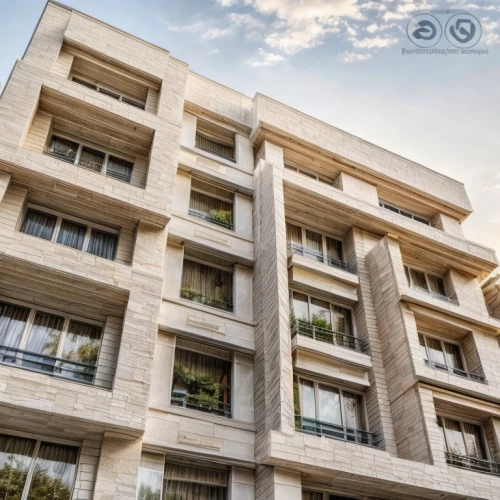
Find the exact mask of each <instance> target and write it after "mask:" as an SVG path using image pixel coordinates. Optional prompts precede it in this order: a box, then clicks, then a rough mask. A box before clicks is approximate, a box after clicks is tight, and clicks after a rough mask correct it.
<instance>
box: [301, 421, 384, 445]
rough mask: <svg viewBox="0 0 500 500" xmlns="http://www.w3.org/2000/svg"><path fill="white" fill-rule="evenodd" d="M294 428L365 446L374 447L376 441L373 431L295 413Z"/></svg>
mask: <svg viewBox="0 0 500 500" xmlns="http://www.w3.org/2000/svg"><path fill="white" fill-rule="evenodd" d="M295 429H297V430H298V431H300V432H305V433H307V434H313V435H315V436H322V437H326V438H330V439H340V440H342V441H349V442H352V443H357V444H362V445H365V446H372V447H376V446H377V443H378V437H377V435H376V434H374V433H373V432H369V431H363V430H360V429H352V428H350V427H345V426H343V425H336V424H330V423H327V422H321V421H320V420H316V419H314V418H309V417H303V416H302V415H295Z"/></svg>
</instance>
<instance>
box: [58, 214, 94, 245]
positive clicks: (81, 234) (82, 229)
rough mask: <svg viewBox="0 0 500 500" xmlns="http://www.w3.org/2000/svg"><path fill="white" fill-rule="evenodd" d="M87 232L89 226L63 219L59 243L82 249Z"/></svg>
mask: <svg viewBox="0 0 500 500" xmlns="http://www.w3.org/2000/svg"><path fill="white" fill-rule="evenodd" d="M86 232H87V226H84V225H82V224H77V223H76V222H72V221H69V220H63V221H62V223H61V229H60V230H59V234H58V236H57V243H61V245H66V246H67V247H71V248H76V249H77V250H82V248H83V242H84V241H85V233H86Z"/></svg>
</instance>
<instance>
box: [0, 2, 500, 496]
mask: <svg viewBox="0 0 500 500" xmlns="http://www.w3.org/2000/svg"><path fill="white" fill-rule="evenodd" d="M471 211H472V208H471V206H470V202H469V199H468V197H467V194H466V191H465V188H464V186H463V185H462V184H460V183H459V182H456V181H455V180H453V179H449V178H447V177H444V176H442V175H441V174H438V173H436V172H434V171H431V170H429V169H427V168H426V167H424V166H422V165H418V164H416V163H414V162H412V161H409V160H407V159H405V158H402V157H400V156H397V155H395V154H393V153H391V152H389V151H386V150H383V149H381V148H379V147H377V146H374V145H372V144H369V143H367V142H365V141H363V140H361V139H359V138H357V137H354V136H351V135H349V134H347V133H345V132H343V131H341V130H338V129H336V128H334V127H332V126H330V125H328V124H326V123H323V122H320V121H318V120H316V119H314V118H313V117H310V116H307V115H304V114H303V113H301V112H299V111H297V110H295V109H292V108H290V107H288V106H286V105H284V104H282V103H279V102H277V101H275V100H273V99H271V98H269V97H266V96H263V95H261V94H257V95H256V96H255V97H254V98H253V99H252V98H250V97H247V96H244V95H241V94H239V93H238V92H235V91H233V90H231V89H228V88H226V87H224V86H222V85H220V84H218V83H215V82H213V81H211V80H208V79H206V78H204V77H202V76H200V75H197V74H195V73H193V72H191V71H190V70H189V67H188V65H187V64H186V63H184V62H181V61H179V60H177V59H175V58H174V57H172V55H170V54H169V52H168V51H166V50H164V49H161V48H158V47H156V46H153V45H151V44H149V43H148V42H146V41H143V40H139V39H137V38H135V37H134V36H132V35H130V34H127V33H124V32H121V31H119V30H117V29H115V28H113V27H112V26H110V25H107V24H105V23H102V22H101V21H99V20H96V19H92V18H90V17H88V16H86V15H85V14H83V13H80V12H77V11H75V10H72V9H70V8H67V7H65V6H63V5H60V4H57V3H54V2H49V3H48V4H47V6H46V8H45V10H44V12H43V15H42V17H41V19H40V22H39V24H38V25H37V27H36V29H35V32H34V35H33V38H32V39H31V41H30V43H29V46H28V48H27V50H26V52H25V54H24V56H23V57H22V59H20V60H18V61H17V62H16V63H15V65H14V68H13V71H12V74H11V76H10V78H9V81H8V82H7V84H6V86H5V88H4V90H3V93H2V95H1V98H0V475H1V474H4V473H5V470H6V469H5V467H7V465H8V466H9V467H13V466H15V467H20V466H19V465H16V464H18V463H21V462H16V464H14V462H12V460H13V459H12V456H13V455H16V454H18V455H22V456H23V457H24V458H23V460H24V462H23V463H25V464H26V471H25V472H26V475H25V476H22V477H23V478H24V479H22V484H21V486H19V485H17V487H20V491H19V495H20V496H19V498H21V499H22V500H25V499H27V498H28V496H29V495H32V496H31V497H30V498H33V495H35V493H33V491H36V488H37V487H38V486H37V484H38V483H37V481H39V482H40V477H41V476H40V474H41V472H40V468H39V465H40V463H41V462H40V461H41V460H43V459H45V461H46V462H47V463H51V464H54V463H56V462H57V461H59V462H63V465H64V466H65V469H64V470H65V471H66V472H65V473H64V474H62V473H60V472H57V471H60V470H61V466H60V465H61V464H59V466H57V467H56V466H54V468H53V469H51V470H52V476H51V477H50V478H48V479H47V478H45V480H47V481H55V480H56V479H57V480H58V481H60V482H61V484H63V486H60V485H59V486H58V487H62V488H65V492H66V493H65V494H66V495H67V497H68V498H72V499H81V500H85V499H96V500H111V499H129V500H134V499H140V500H145V499H146V498H148V499H150V498H154V499H155V500H158V499H160V498H162V499H163V500H166V499H170V498H185V497H183V496H175V495H176V494H179V495H180V494H181V493H182V492H184V493H183V494H187V493H186V492H187V491H194V490H196V491H198V494H199V495H201V496H200V497H199V498H200V499H201V498H214V499H218V500H222V499H223V498H227V500H229V499H232V500H254V499H255V500H267V499H274V500H283V499H286V500H301V499H304V500H330V499H331V500H336V499H339V498H341V499H345V498H352V499H358V500H376V499H379V500H382V499H409V500H412V499H429V500H432V499H436V500H437V499H441V500H463V499H481V500H494V499H498V498H500V493H499V491H500V464H499V463H500V346H499V343H498V337H497V336H498V335H499V334H500V283H499V281H498V278H489V279H486V277H487V276H488V275H489V274H490V273H491V272H492V271H493V270H494V269H495V268H496V267H497V265H498V263H497V258H496V255H495V253H494V251H493V250H490V249H488V248H485V247H483V246H481V245H480V244H476V243H474V242H471V241H469V240H467V239H466V238H465V236H464V234H463V232H462V228H461V223H462V222H463V221H464V220H465V219H466V218H467V216H468V215H470V213H471ZM16 450H17V451H16ZM20 450H24V451H23V452H21V451H20ZM27 450H28V451H27ZM9 457H10V458H9ZM55 457H59V458H57V459H56V458H55ZM61 457H65V458H61ZM71 457H73V458H71ZM9 461H10V462H9ZM6 464H7V465H6ZM9 464H10V465H9ZM51 467H52V466H51ZM58 474H59V475H58ZM9 477H10V476H9ZM2 478H4V476H2ZM54 478H56V479H54ZM9 481H13V480H11V479H9ZM3 484H4V480H3V479H2V482H1V483H0V498H3V497H2V494H3V493H5V491H3V490H1V488H2V487H3V486H2V485H3ZM51 484H52V483H51ZM54 484H55V483H54ZM58 484H59V483H58ZM11 486H12V485H11ZM12 487H14V486H12ZM200 492H201V493H200ZM148 495H150V496H148ZM151 495H152V496H151ZM160 495H162V496H160ZM54 498H56V497H55V496H54ZM57 498H60V497H57ZM64 498H66V497H64ZM186 498H191V497H186ZM196 498H198V497H196Z"/></svg>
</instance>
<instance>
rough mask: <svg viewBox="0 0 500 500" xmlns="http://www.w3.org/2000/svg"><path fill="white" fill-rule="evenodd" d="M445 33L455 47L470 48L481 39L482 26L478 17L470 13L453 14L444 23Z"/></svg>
mask: <svg viewBox="0 0 500 500" xmlns="http://www.w3.org/2000/svg"><path fill="white" fill-rule="evenodd" d="M445 33H446V38H447V39H448V41H449V42H450V43H451V44H452V45H454V46H455V47H458V48H460V49H470V48H471V47H474V45H476V43H477V42H479V40H481V36H482V35H483V28H482V26H481V23H480V22H479V19H477V17H474V16H473V15H472V14H466V13H464V14H455V15H454V16H453V17H450V19H449V20H448V22H447V23H446V28H445Z"/></svg>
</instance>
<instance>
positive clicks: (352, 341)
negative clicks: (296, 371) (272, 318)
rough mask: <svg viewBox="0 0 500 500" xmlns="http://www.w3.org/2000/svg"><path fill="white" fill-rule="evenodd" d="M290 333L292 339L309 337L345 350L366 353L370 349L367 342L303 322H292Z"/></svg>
mask: <svg viewBox="0 0 500 500" xmlns="http://www.w3.org/2000/svg"><path fill="white" fill-rule="evenodd" d="M291 331H292V338H293V337H295V335H297V334H299V335H303V336H304V337H309V338H310V339H314V340H318V341H320V342H326V343H328V344H333V345H338V346H339V347H345V348H346V349H352V350H354V351H358V352H363V353H367V352H368V351H369V347H370V345H369V344H368V342H366V341H365V340H361V339H358V338H357V337H354V336H353V335H347V334H345V333H341V332H335V331H333V330H328V329H327V328H323V327H320V326H316V325H313V324H311V323H307V322H306V321H303V320H295V321H292V323H291Z"/></svg>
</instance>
